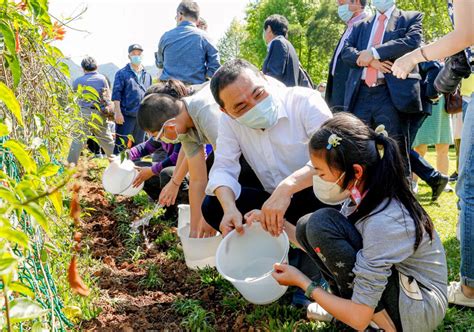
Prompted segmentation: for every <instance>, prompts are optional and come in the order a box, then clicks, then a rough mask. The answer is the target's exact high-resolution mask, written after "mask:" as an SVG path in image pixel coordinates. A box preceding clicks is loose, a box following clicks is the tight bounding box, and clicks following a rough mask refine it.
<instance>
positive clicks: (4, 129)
mask: <svg viewBox="0 0 474 332" xmlns="http://www.w3.org/2000/svg"><path fill="white" fill-rule="evenodd" d="M8 134H10V129H8V126H7V125H6V124H4V123H0V136H7V135H8Z"/></svg>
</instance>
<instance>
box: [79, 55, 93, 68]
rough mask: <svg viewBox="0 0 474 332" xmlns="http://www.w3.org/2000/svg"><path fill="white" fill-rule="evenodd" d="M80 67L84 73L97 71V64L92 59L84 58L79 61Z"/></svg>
mask: <svg viewBox="0 0 474 332" xmlns="http://www.w3.org/2000/svg"><path fill="white" fill-rule="evenodd" d="M81 67H82V69H84V70H85V71H94V70H97V62H96V61H95V59H94V58H93V57H91V56H86V57H85V58H84V59H82V61H81Z"/></svg>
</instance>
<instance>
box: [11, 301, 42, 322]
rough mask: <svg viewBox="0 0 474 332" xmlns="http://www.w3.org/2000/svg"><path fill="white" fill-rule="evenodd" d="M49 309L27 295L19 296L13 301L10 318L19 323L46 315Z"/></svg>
mask: <svg viewBox="0 0 474 332" xmlns="http://www.w3.org/2000/svg"><path fill="white" fill-rule="evenodd" d="M48 311H49V310H46V309H43V308H41V307H40V306H39V305H38V304H37V303H35V302H33V301H32V300H30V299H28V298H26V297H22V298H17V299H14V300H13V301H12V302H11V307H10V319H11V322H12V323H18V322H22V321H25V320H30V319H35V318H38V317H41V316H44V315H46V314H47V313H48Z"/></svg>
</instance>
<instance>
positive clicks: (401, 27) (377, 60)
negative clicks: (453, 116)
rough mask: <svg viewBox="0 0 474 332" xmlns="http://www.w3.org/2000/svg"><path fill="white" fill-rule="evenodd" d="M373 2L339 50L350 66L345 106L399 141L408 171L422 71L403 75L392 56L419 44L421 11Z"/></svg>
mask: <svg viewBox="0 0 474 332" xmlns="http://www.w3.org/2000/svg"><path fill="white" fill-rule="evenodd" d="M373 5H374V6H375V8H376V10H377V12H376V15H374V16H373V17H371V18H370V19H367V20H363V21H361V22H359V23H357V24H355V25H354V28H353V31H352V34H351V35H350V36H349V38H348V39H347V41H346V43H345V46H344V49H343V51H342V59H343V61H344V62H345V63H346V64H347V65H348V66H349V67H350V68H351V69H350V71H349V75H348V79H347V82H346V89H345V96H344V106H345V107H347V110H348V111H349V112H351V113H353V114H354V115H356V116H357V117H359V118H360V119H362V120H363V121H365V122H366V123H367V124H368V125H369V126H371V127H373V128H375V127H377V126H378V125H380V124H383V125H384V126H385V129H386V130H387V132H388V133H389V135H390V136H392V137H394V138H395V139H397V140H398V142H399V143H400V149H401V151H402V154H403V156H404V157H405V160H406V166H407V167H406V173H407V176H408V175H409V174H410V166H409V162H408V153H409V151H410V146H411V140H410V137H412V133H411V131H413V130H415V129H416V126H417V125H418V123H419V121H420V118H422V117H423V116H424V115H423V109H422V105H421V99H420V80H421V76H420V74H419V73H418V67H416V68H415V69H414V70H413V72H412V73H410V75H409V76H408V78H407V79H406V80H401V79H398V78H396V77H395V76H393V75H392V74H391V70H390V69H391V65H392V63H393V61H395V60H396V59H398V58H399V57H401V56H403V55H404V54H406V53H408V52H411V51H413V50H415V49H417V48H418V47H419V46H420V43H421V40H422V26H421V22H422V18H423V15H422V14H421V13H419V12H415V11H402V10H399V9H398V8H396V6H395V2H394V0H373Z"/></svg>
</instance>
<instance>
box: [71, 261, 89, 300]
mask: <svg viewBox="0 0 474 332" xmlns="http://www.w3.org/2000/svg"><path fill="white" fill-rule="evenodd" d="M67 279H68V281H69V285H70V286H71V289H72V290H73V291H74V292H75V293H77V294H79V295H81V296H89V293H90V291H89V288H87V286H86V284H84V281H82V278H81V276H80V275H79V272H78V270H77V257H76V255H74V256H73V257H72V259H71V264H69V268H68V274H67Z"/></svg>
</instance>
